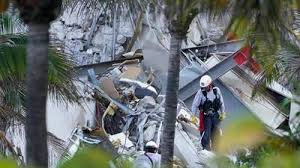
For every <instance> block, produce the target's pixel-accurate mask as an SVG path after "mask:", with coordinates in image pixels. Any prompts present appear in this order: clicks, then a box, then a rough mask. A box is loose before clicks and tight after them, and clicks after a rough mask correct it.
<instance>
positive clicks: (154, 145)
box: [146, 141, 158, 149]
mask: <svg viewBox="0 0 300 168" xmlns="http://www.w3.org/2000/svg"><path fill="white" fill-rule="evenodd" d="M146 147H150V148H156V149H157V148H158V145H157V144H156V143H155V142H154V141H149V142H147V143H146Z"/></svg>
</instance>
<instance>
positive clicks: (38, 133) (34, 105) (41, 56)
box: [25, 23, 49, 167]
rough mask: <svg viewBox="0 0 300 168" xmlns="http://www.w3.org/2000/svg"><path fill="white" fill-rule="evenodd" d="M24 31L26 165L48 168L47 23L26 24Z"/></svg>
mask: <svg viewBox="0 0 300 168" xmlns="http://www.w3.org/2000/svg"><path fill="white" fill-rule="evenodd" d="M28 29H29V32H28V45H27V81H26V89H27V90H26V91H27V97H26V108H27V114H26V127H25V130H26V141H27V142H26V157H27V164H29V165H35V166H38V167H48V147H47V127H46V100H47V86H48V75H47V74H48V43H49V33H48V30H49V23H43V24H37V23H30V24H28Z"/></svg>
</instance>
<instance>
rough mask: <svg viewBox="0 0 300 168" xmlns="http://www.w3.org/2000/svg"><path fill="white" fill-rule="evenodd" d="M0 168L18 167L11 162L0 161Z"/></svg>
mask: <svg viewBox="0 0 300 168" xmlns="http://www.w3.org/2000/svg"><path fill="white" fill-rule="evenodd" d="M0 168H18V165H17V163H16V162H15V161H13V160H2V159H1V160H0Z"/></svg>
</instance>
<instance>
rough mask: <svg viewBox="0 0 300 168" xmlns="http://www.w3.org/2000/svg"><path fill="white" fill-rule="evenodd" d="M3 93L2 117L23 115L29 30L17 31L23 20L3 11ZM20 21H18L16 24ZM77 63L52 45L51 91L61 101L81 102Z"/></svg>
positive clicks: (0, 79)
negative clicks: (74, 79) (27, 34)
mask: <svg viewBox="0 0 300 168" xmlns="http://www.w3.org/2000/svg"><path fill="white" fill-rule="evenodd" d="M0 24H1V26H0V27H1V31H0V90H1V91H0V97H1V98H2V104H1V105H0V112H1V117H2V118H10V117H16V116H17V117H18V118H19V119H21V120H22V119H23V116H22V114H21V113H20V112H24V110H25V109H24V99H25V95H26V93H25V75H26V44H27V36H26V35H25V34H20V33H18V34H16V33H14V31H15V29H16V28H19V29H21V28H22V26H21V25H20V24H21V23H20V22H18V20H17V19H14V16H11V15H8V14H1V17H0ZM15 24H17V25H15ZM74 65H75V64H74V63H73V62H72V61H71V60H70V59H68V58H66V56H65V55H64V54H63V53H61V52H60V51H58V50H57V49H56V47H54V46H53V47H50V48H49V70H48V80H49V85H48V88H49V95H50V96H53V97H54V98H55V99H56V100H58V101H65V102H77V99H78V93H77V90H76V88H75V86H74V84H73V82H72V79H73V76H74V74H75V71H74V70H73V67H74Z"/></svg>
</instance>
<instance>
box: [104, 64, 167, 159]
mask: <svg viewBox="0 0 300 168" xmlns="http://www.w3.org/2000/svg"><path fill="white" fill-rule="evenodd" d="M98 79H99V81H100V82H99V83H100V86H99V87H100V89H102V90H103V92H105V93H106V94H107V95H108V96H109V97H111V98H112V99H114V100H116V101H117V102H120V103H121V104H123V105H124V106H126V107H127V108H129V109H130V112H129V113H128V112H126V111H124V110H123V109H122V108H120V107H119V106H118V105H116V104H115V103H113V102H109V104H108V105H107V104H104V105H103V106H106V107H107V108H106V110H105V111H104V112H102V115H101V116H102V118H101V123H102V125H101V126H102V128H103V130H104V131H105V133H106V134H107V135H108V136H109V137H110V140H111V141H112V143H113V144H115V145H116V146H117V147H118V151H119V153H120V154H133V153H135V152H136V151H139V150H143V148H144V144H145V143H146V142H148V141H151V140H153V141H155V142H157V143H158V144H159V142H160V135H161V130H162V121H163V117H164V111H165V110H164V96H159V90H160V88H159V87H157V86H156V85H154V83H155V78H154V75H153V74H152V73H151V72H150V73H149V74H146V73H145V71H144V69H143V67H142V65H141V64H140V63H139V62H138V61H130V62H126V61H125V62H123V63H121V64H119V65H116V66H115V67H113V68H112V69H111V70H109V71H108V72H107V73H104V74H101V75H100V76H99V77H98Z"/></svg>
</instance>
